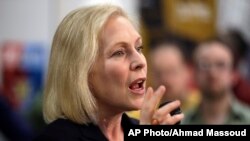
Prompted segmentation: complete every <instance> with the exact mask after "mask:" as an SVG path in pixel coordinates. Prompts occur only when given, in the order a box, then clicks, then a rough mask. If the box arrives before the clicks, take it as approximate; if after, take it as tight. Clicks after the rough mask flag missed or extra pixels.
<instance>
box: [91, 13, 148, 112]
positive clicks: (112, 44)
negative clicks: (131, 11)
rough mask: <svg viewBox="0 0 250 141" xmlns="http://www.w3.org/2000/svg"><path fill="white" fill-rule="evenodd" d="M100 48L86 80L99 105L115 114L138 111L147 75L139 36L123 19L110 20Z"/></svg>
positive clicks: (103, 33)
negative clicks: (114, 111) (115, 112)
mask: <svg viewBox="0 0 250 141" xmlns="http://www.w3.org/2000/svg"><path fill="white" fill-rule="evenodd" d="M99 46H100V48H99V53H98V56H97V60H96V62H95V63H94V66H93V68H92V70H91V72H90V78H89V79H90V87H91V91H92V92H93V94H94V95H95V97H96V99H97V103H98V105H99V106H101V107H106V108H109V109H112V110H116V111H117V112H123V111H128V110H137V109H140V108H141V105H142V102H143V98H144V94H145V80H146V74H147V64H146V59H145V57H144V55H143V54H142V39H141V36H140V35H139V33H138V32H137V31H136V30H135V28H134V27H133V25H132V24H131V23H130V22H129V21H128V20H127V19H126V18H124V17H121V16H117V17H112V18H111V19H109V20H108V22H107V23H106V25H105V26H104V29H103V31H102V33H101V34H100V44H99Z"/></svg>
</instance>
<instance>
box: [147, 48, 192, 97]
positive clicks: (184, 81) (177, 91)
mask: <svg viewBox="0 0 250 141" xmlns="http://www.w3.org/2000/svg"><path fill="white" fill-rule="evenodd" d="M166 46H169V47H166ZM171 46H172V47H171ZM183 59H184V58H183V56H182V53H181V52H180V50H179V49H178V48H175V47H173V45H162V47H159V48H157V49H156V50H154V51H153V54H152V58H151V60H152V70H153V83H154V85H155V86H156V87H158V86H160V85H164V86H165V87H166V93H165V95H164V99H165V100H175V99H180V100H182V98H183V96H184V94H185V93H186V92H187V87H188V80H189V77H188V76H189V75H188V69H187V66H186V64H185V62H184V60H183Z"/></svg>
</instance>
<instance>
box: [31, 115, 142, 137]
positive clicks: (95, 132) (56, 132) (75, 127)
mask: <svg viewBox="0 0 250 141" xmlns="http://www.w3.org/2000/svg"><path fill="white" fill-rule="evenodd" d="M121 124H122V128H123V129H125V128H128V127H129V126H131V125H136V124H138V121H137V120H135V119H131V118H129V117H128V116H127V115H126V114H123V116H122V123H121ZM34 141H108V139H107V138H106V137H105V136H104V134H103V133H102V131H101V130H100V128H99V127H98V126H97V125H94V124H92V123H90V124H82V125H81V124H77V123H74V122H72V121H70V120H68V119H57V120H56V121H54V122H52V123H51V124H49V125H48V126H47V127H46V128H45V130H44V131H43V133H42V134H41V135H39V136H38V137H37V138H36V139H35V140H34Z"/></svg>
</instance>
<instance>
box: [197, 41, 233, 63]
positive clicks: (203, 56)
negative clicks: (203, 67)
mask: <svg viewBox="0 0 250 141" xmlns="http://www.w3.org/2000/svg"><path fill="white" fill-rule="evenodd" d="M196 59H197V60H204V61H205V60H228V61H232V60H233V57H232V53H231V51H230V49H229V47H227V46H225V45H223V44H221V43H216V42H214V43H209V44H204V45H201V46H200V47H199V49H198V50H197V52H196Z"/></svg>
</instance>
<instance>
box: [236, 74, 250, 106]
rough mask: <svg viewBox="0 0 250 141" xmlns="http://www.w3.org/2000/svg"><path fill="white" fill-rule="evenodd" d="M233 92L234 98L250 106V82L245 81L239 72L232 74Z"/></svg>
mask: <svg viewBox="0 0 250 141" xmlns="http://www.w3.org/2000/svg"><path fill="white" fill-rule="evenodd" d="M234 79H235V80H234V86H233V92H234V94H235V96H236V97H237V98H238V99H239V100H240V101H242V102H244V103H245V104H248V105H249V106H250V82H248V81H247V80H245V79H244V78H243V77H242V76H241V75H240V73H239V72H235V73H234Z"/></svg>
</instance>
